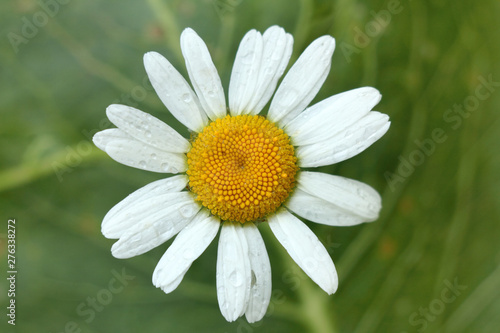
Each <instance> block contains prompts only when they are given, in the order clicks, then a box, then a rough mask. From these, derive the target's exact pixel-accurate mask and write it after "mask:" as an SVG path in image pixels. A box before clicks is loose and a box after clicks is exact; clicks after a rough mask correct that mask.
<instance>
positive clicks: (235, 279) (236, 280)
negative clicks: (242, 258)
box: [229, 271, 243, 287]
mask: <svg viewBox="0 0 500 333" xmlns="http://www.w3.org/2000/svg"><path fill="white" fill-rule="evenodd" d="M229 283H231V285H233V286H234V287H239V286H241V285H242V284H243V276H242V274H241V273H240V272H239V271H233V272H232V273H231V274H230V275H229Z"/></svg>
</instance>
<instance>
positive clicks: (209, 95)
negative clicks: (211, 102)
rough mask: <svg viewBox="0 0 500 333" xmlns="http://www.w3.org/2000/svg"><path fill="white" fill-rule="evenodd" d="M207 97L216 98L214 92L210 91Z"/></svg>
mask: <svg viewBox="0 0 500 333" xmlns="http://www.w3.org/2000/svg"><path fill="white" fill-rule="evenodd" d="M207 95H208V97H210V98H214V97H215V93H214V92H213V91H212V90H210V91H209V92H208V93H207Z"/></svg>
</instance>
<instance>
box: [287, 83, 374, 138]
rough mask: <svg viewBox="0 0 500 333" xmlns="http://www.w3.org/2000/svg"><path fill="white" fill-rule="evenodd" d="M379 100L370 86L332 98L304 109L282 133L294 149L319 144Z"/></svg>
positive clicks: (366, 112)
mask: <svg viewBox="0 0 500 333" xmlns="http://www.w3.org/2000/svg"><path fill="white" fill-rule="evenodd" d="M381 97H382V95H380V93H379V92H378V90H377V89H375V88H371V87H364V88H358V89H353V90H350V91H346V92H343V93H341V94H337V95H334V96H332V97H330V98H327V99H325V100H323V101H321V102H319V103H317V104H314V105H313V106H311V107H309V108H307V109H306V110H305V111H304V112H302V113H301V114H299V115H298V116H297V117H296V118H295V119H293V120H292V121H291V122H289V123H288V125H286V127H285V131H286V133H287V134H288V135H289V136H290V137H291V138H292V143H293V145H295V146H303V145H307V144H311V143H316V142H320V141H323V140H325V139H327V138H329V137H332V136H334V135H335V134H337V133H339V132H340V131H342V130H344V129H346V128H347V127H349V126H351V125H352V124H354V123H355V122H356V121H358V120H359V119H361V118H362V117H364V116H366V115H367V114H368V112H370V111H371V109H372V108H373V107H374V106H375V105H376V104H377V103H378V102H379V101H380V98H381Z"/></svg>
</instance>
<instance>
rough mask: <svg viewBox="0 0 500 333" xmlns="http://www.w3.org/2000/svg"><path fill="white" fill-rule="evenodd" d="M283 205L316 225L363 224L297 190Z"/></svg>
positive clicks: (354, 216)
mask: <svg viewBox="0 0 500 333" xmlns="http://www.w3.org/2000/svg"><path fill="white" fill-rule="evenodd" d="M285 205H286V207H287V208H288V209H289V210H291V211H292V212H294V213H295V214H297V215H299V216H301V217H303V218H305V219H308V220H309V221H312V222H316V223H322V224H326V225H332V226H350V225H356V224H360V223H362V222H365V221H364V220H363V219H362V218H361V217H359V216H357V215H355V214H351V213H349V212H346V211H344V210H343V209H341V208H339V207H337V206H335V205H334V204H332V203H330V202H328V201H326V200H323V199H320V198H318V197H316V196H313V195H310V194H309V193H306V192H304V191H301V190H299V189H298V188H297V189H295V190H294V191H293V194H292V195H291V196H290V198H289V199H288V201H287V202H286V203H285Z"/></svg>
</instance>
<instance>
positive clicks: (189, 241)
mask: <svg viewBox="0 0 500 333" xmlns="http://www.w3.org/2000/svg"><path fill="white" fill-rule="evenodd" d="M219 226H220V219H219V218H217V217H215V216H209V212H208V210H206V209H202V210H201V211H200V212H199V213H198V215H196V216H195V218H194V219H193V221H192V222H191V223H189V224H188V225H187V226H186V227H185V228H184V229H182V230H181V232H180V233H179V234H178V235H177V237H176V238H175V240H174V242H173V243H172V245H170V247H169V248H168V250H167V251H166V252H165V254H164V255H163V256H162V257H161V259H160V261H159V262H158V265H157V266H156V268H155V271H154V273H153V284H154V285H155V286H156V287H158V288H161V289H162V290H163V291H164V292H165V293H169V292H172V291H173V290H174V289H175V288H176V287H177V286H178V285H179V283H180V281H182V278H183V277H184V275H185V274H186V272H187V270H188V269H189V267H191V264H192V263H193V261H195V260H196V259H197V258H198V257H199V256H200V255H201V254H202V253H203V252H204V251H205V249H206V248H207V247H208V245H210V243H211V242H212V240H213V239H214V238H215V236H216V235H217V231H218V230H219Z"/></svg>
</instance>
